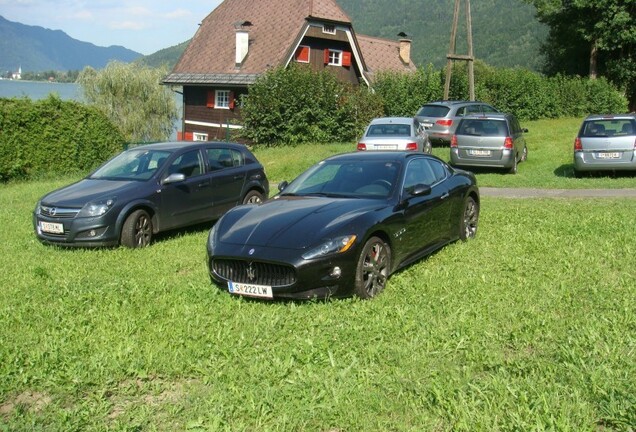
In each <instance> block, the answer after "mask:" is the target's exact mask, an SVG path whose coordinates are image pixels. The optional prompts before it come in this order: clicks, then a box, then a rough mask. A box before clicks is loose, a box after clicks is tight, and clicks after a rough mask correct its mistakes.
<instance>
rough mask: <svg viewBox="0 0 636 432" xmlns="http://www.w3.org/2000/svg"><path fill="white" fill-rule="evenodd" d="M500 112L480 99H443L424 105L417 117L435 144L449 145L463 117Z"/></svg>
mask: <svg viewBox="0 0 636 432" xmlns="http://www.w3.org/2000/svg"><path fill="white" fill-rule="evenodd" d="M498 112H499V110H498V109H496V108H494V107H492V106H490V105H488V104H487V103H484V102H480V101H448V100H443V101H434V102H429V103H427V104H425V105H423V106H422V107H421V108H420V109H419V110H418V111H417V114H416V115H415V118H416V119H417V120H418V121H419V122H420V123H421V124H422V125H423V126H424V127H425V128H426V130H427V132H428V135H429V139H430V140H431V142H432V143H433V144H442V145H449V144H450V140H451V137H452V136H453V134H454V133H455V130H456V129H457V124H458V123H459V121H460V120H461V119H462V118H463V117H465V116H467V115H478V114H491V113H498Z"/></svg>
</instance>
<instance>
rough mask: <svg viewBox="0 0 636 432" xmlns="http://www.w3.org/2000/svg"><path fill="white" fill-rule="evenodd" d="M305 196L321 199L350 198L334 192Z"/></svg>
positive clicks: (312, 193)
mask: <svg viewBox="0 0 636 432" xmlns="http://www.w3.org/2000/svg"><path fill="white" fill-rule="evenodd" d="M304 195H305V196H321V197H328V198H349V196H348V195H343V194H337V193H333V192H311V193H308V194H304Z"/></svg>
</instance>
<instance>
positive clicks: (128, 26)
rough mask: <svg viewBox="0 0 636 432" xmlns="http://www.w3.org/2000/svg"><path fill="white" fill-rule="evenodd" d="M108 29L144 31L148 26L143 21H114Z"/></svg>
mask: <svg viewBox="0 0 636 432" xmlns="http://www.w3.org/2000/svg"><path fill="white" fill-rule="evenodd" d="M108 27H109V28H110V29H113V30H135V31H138V30H144V29H146V28H148V26H147V25H146V24H145V23H144V22H142V21H112V22H110V23H109V24H108Z"/></svg>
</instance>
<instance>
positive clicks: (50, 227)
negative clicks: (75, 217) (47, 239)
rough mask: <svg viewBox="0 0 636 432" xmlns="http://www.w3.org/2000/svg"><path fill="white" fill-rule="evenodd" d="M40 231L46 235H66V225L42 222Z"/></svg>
mask: <svg viewBox="0 0 636 432" xmlns="http://www.w3.org/2000/svg"><path fill="white" fill-rule="evenodd" d="M40 230H41V231H42V232H46V233H52V234H64V225H62V224H61V223H52V222H42V221H40Z"/></svg>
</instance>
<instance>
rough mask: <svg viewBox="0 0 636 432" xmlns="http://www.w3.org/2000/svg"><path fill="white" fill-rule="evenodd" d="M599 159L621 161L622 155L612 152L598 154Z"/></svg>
mask: <svg viewBox="0 0 636 432" xmlns="http://www.w3.org/2000/svg"><path fill="white" fill-rule="evenodd" d="M597 156H598V158H599V159H620V157H621V154H620V153H619V152H611V153H598V155H597Z"/></svg>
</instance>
